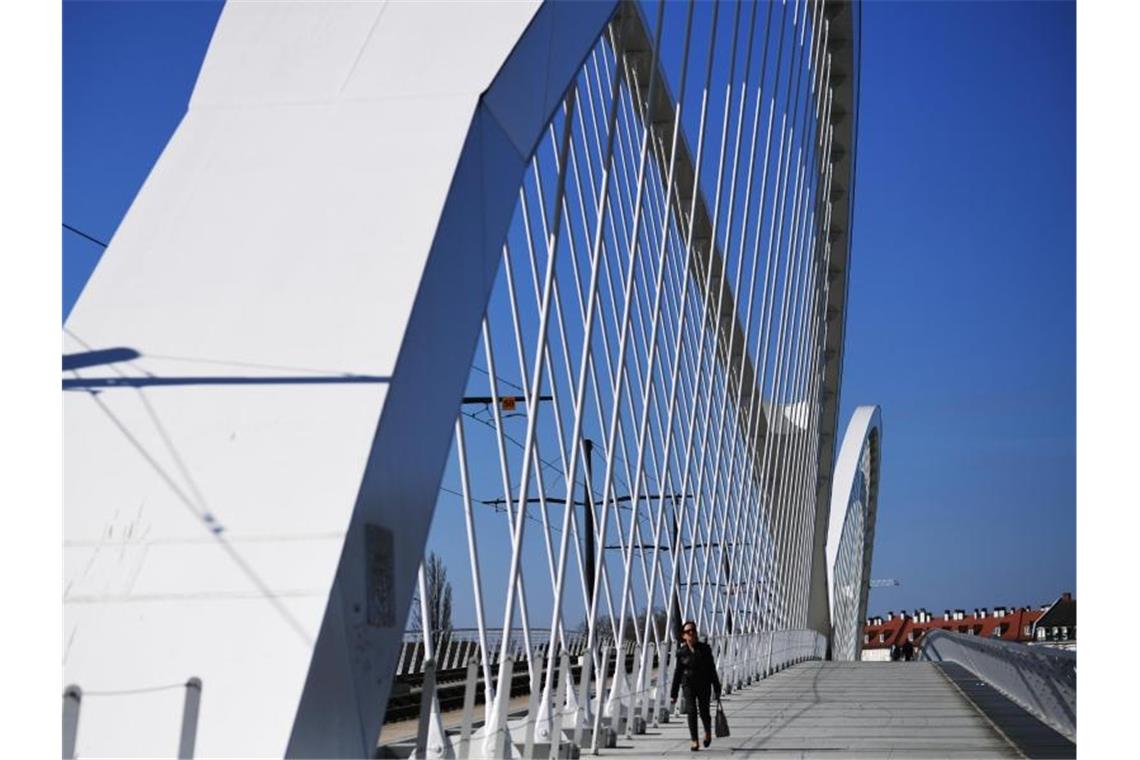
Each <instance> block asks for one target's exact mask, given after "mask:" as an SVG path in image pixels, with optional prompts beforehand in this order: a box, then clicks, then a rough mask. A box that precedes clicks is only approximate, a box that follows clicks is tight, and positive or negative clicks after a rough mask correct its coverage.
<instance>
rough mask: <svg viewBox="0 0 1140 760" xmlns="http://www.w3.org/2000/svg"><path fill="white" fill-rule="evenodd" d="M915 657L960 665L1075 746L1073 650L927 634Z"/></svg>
mask: <svg viewBox="0 0 1140 760" xmlns="http://www.w3.org/2000/svg"><path fill="white" fill-rule="evenodd" d="M919 658H920V659H923V660H930V661H933V662H954V663H957V664H959V665H961V666H962V667H964V668H966V669H967V670H969V671H970V672H972V673H973V674H974V675H976V676H977V677H978V678H980V679H981V680H983V681H986V682H987V683H989V684H990V685H991V686H993V687H994V688H995V689H997V690H998V691H1000V692H1001V693H1002V694H1004V695H1005V696H1007V697H1009V698H1010V699H1011V700H1013V701H1014V702H1016V703H1017V704H1019V705H1021V706H1022V707H1023V708H1025V709H1026V710H1027V711H1028V712H1030V713H1031V714H1032V715H1034V716H1036V717H1037V718H1038V719H1039V720H1041V721H1042V722H1043V723H1045V724H1047V725H1049V726H1052V727H1053V728H1054V729H1056V730H1057V731H1058V732H1059V733H1061V734H1063V735H1064V736H1065V737H1067V738H1068V739H1070V740H1072V741H1073V742H1076V740H1077V654H1076V652H1073V651H1067V650H1063V649H1057V648H1054V647H1046V646H1029V645H1026V644H1021V643H1017V642H1011V641H997V640H992V639H986V638H982V637H979V636H969V635H966V634H961V633H951V632H949V631H930V632H929V633H927V634H926V635H925V636H923V638H922V645H921V647H920V648H919Z"/></svg>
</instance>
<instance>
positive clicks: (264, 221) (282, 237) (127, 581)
mask: <svg viewBox="0 0 1140 760" xmlns="http://www.w3.org/2000/svg"><path fill="white" fill-rule="evenodd" d="M535 8H536V4H535V3H500V4H496V5H495V6H494V7H493V8H492V7H490V6H488V5H487V4H479V5H478V6H473V5H471V4H464V3H452V4H415V5H412V4H402V3H395V4H392V5H390V6H385V4H383V3H347V2H345V3H320V4H318V3H272V2H271V3H261V2H259V3H253V2H231V3H230V4H228V5H227V6H226V8H225V10H224V11H223V13H222V16H221V19H220V21H219V26H218V29H217V31H216V32H215V36H214V39H213V41H212V42H211V45H210V49H209V52H208V54H207V58H206V62H205V64H204V66H203V69H202V73H201V76H200V79H199V82H198V85H197V87H196V89H195V93H194V96H193V98H192V101H191V108H190V110H189V112H188V113H187V115H186V117H185V118H184V120H183V122H182V124H181V125H180V126H179V128H178V130H177V131H176V133H175V135H174V136H173V137H172V139H171V141H170V143H169V144H168V146H167V148H166V149H165V150H164V152H163V154H162V156H161V158H160V159H159V161H158V163H157V164H156V165H155V167H154V169H153V170H152V172H151V174H150V176H149V177H148V179H147V181H146V183H145V185H144V186H143V189H142V190H141V191H140V193H139V196H138V197H137V198H136V200H135V202H134V204H133V205H132V207H131V209H130V211H129V212H128V214H127V216H126V218H125V219H124V221H123V223H122V225H121V227H120V228H119V230H118V232H117V233H116V235H115V237H114V239H113V240H112V242H111V245H110V247H109V248H108V250H107V251H106V253H105V254H104V256H103V260H102V261H101V262H100V265H99V267H98V268H97V269H96V271H95V273H94V275H93V276H92V278H91V280H90V282H89V283H88V285H87V288H86V289H85V291H84V293H83V295H82V296H81V298H80V299H79V301H78V303H77V304H76V306H75V308H74V310H73V311H72V313H71V316H70V318H69V319H68V321H67V324H66V326H65V333H66V335H65V341H64V352H65V353H75V352H81V351H86V350H94V349H105V348H111V347H129V348H132V349H134V350H136V351H138V352H139V353H140V354H141V355H142V356H141V358H140V359H138V360H135V361H132V362H129V363H122V364H116V365H109V366H102V367H92V368H89V369H86V370H83V371H81V372H77V373H66V376H67V377H68V378H78V377H86V378H104V377H115V376H119V375H125V376H128V377H135V378H140V377H146V376H148V375H150V376H155V377H159V378H167V379H169V378H186V379H187V382H186V384H180V385H171V386H161V387H143V388H129V387H117V388H106V389H102V390H100V391H99V392H98V394H97V395H92V394H89V393H87V392H85V391H68V392H65V393H64V406H65V457H66V459H65V528H64V530H65V589H64V626H65V628H64V631H63V635H64V642H65V651H64V682H65V683H75V684H78V685H80V686H81V687H82V688H83V690H84V699H83V705H82V710H81V713H80V719H79V730H78V738H77V751H78V753H79V755H80V756H83V757H100V756H102V757H107V756H116V757H141V756H171V755H173V754H174V753H175V751H176V749H177V746H178V738H179V726H180V720H181V711H182V699H183V691H182V689H181V688H179V687H178V686H177V685H178V684H181V683H184V682H185V681H186V680H187V679H188V678H190V677H191V676H197V677H199V678H201V679H202V683H203V688H202V703H201V716H200V721H199V728H198V736H197V748H196V754H197V756H199V757H209V756H221V755H225V756H243V757H270V756H278V757H279V756H281V755H282V754H283V753H284V752H285V748H286V743H287V741H288V739H289V732H290V729H291V727H292V724H293V718H294V715H295V713H296V711H297V706H298V701H299V699H300V695H301V690H302V688H303V686H304V683H305V678H306V673H307V671H308V668H309V664H310V660H311V656H312V650H313V645H314V642H315V640H316V638H317V633H318V630H319V628H320V625H321V620H322V616H323V615H324V613H325V608H326V605H327V604H328V598H329V592H330V588H331V585H332V582H333V578H334V574H335V572H336V566H337V562H338V559H339V557H340V554H341V550H342V544H343V540H344V532H345V530H346V527H347V525H348V522H349V518H350V516H351V514H352V510H353V506H354V503H355V502H356V500H357V497H358V491H359V488H360V483H361V479H362V476H363V470H364V466H365V463H366V461H367V459H368V456H369V451H370V446H371V444H372V439H373V436H374V434H375V430H376V425H377V421H378V419H379V417H380V414H381V412H382V410H383V404H384V400H385V397H386V393H387V389H386V385H385V383H384V382H383V381H381V380H378V379H375V378H377V377H383V376H387V375H389V374H391V373H392V372H393V370H394V367H395V362H396V357H397V354H398V352H399V349H400V346H401V342H402V339H403V335H404V330H405V325H406V324H407V321H408V316H409V313H410V310H411V307H412V303H413V300H414V298H415V294H416V290H417V285H418V283H419V280H420V276H421V273H422V271H423V268H424V263H425V261H426V259H427V254H428V251H429V249H430V246H431V244H432V240H433V237H434V234H435V229H436V225H437V223H438V219H439V215H440V211H441V209H442V206H443V202H444V199H445V197H446V195H447V191H448V188H449V186H450V182H451V177H452V174H453V172H454V168H455V164H456V161H457V160H458V156H459V154H460V151H461V149H462V146H463V140H464V136H465V134H466V132H467V128H468V124H469V122H470V118H471V115H472V113H473V111H474V108H475V105H476V102H477V98H478V95H479V93H480V92H481V91H482V90H483V89H485V88H486V86H487V85H488V83H489V82H490V81H491V79H492V78H493V76H494V74H495V72H496V71H497V70H498V67H499V65H500V64H501V62H502V61H503V60H504V59H505V57H506V56H507V54H508V53H509V52H510V50H511V48H512V46H513V43H514V40H515V39H517V38H518V36H519V35H520V34H521V33H522V31H523V29H524V28H525V27H526V24H527V23H528V22H529V20H530V18H531V16H532V15H533V13H534V11H535ZM429 33H430V36H431V37H432V39H433V40H434V42H433V44H431V45H425V44H424V37H425V35H427V34H429ZM429 52H430V54H431V55H428V53H429ZM348 375H355V376H361V375H364V376H369V377H372V378H373V379H372V380H369V381H367V382H326V381H331V380H335V379H337V378H338V377H339V378H344V377H345V376H348ZM206 378H209V380H208V381H207V382H203V380H204V379H206ZM235 379H241V384H235V383H233V382H232V381H233V380H235ZM250 379H260V380H261V381H264V382H263V383H255V384H250V382H249V381H250ZM298 379H301V380H305V381H307V382H297V380H298ZM313 380H320V381H322V382H318V383H313V382H308V381H313ZM219 528H220V531H219V530H218V529H219ZM154 687H172V688H165V689H160V690H157V691H147V692H142V693H134V694H125V693H118V692H129V691H133V690H139V689H151V688H154ZM112 692H115V694H112Z"/></svg>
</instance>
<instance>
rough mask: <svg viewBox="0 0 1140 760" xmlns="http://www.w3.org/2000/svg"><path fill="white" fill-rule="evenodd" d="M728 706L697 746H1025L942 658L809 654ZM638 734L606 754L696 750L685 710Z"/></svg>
mask: <svg viewBox="0 0 1140 760" xmlns="http://www.w3.org/2000/svg"><path fill="white" fill-rule="evenodd" d="M724 708H725V712H726V714H727V715H728V720H729V726H730V727H731V729H732V736H731V737H728V738H725V739H720V740H717V739H714V740H713V744H712V746H711V747H709V749H707V750H705V749H702V750H701V753H703V754H701V755H698V756H702V757H708V756H709V755H713V756H719V757H729V756H731V757H763V758H790V757H796V758H821V757H827V758H836V757H843V758H851V757H867V758H931V757H937V758H967V757H968V758H991V757H1024V756H1025V754H1023V752H1021V751H1019V750H1018V748H1017V747H1016V746H1015V745H1014V744H1013V743H1012V742H1011V741H1010V740H1009V739H1007V738H1006V737H1005V736H1004V735H1003V733H1001V732H999V730H997V729H996V728H995V727H994V723H993V721H991V720H990V719H989V718H987V717H986V716H985V715H984V714H983V713H982V712H981V710H980V709H979V708H978V707H977V706H976V705H975V704H974V703H973V702H971V701H970V700H969V699H968V698H967V697H966V696H964V695H963V693H962V692H961V691H960V690H959V689H958V688H957V687H956V686H955V685H954V684H952V683H951V681H950V679H948V678H947V677H946V676H945V675H943V673H942V671H941V670H939V668H938V667H937V666H936V665H935V664H933V663H927V662H913V663H870V662H866V663H863V662H860V663H840V662H807V663H802V664H800V665H796V666H794V667H791V668H789V669H787V670H784V671H782V672H780V673H777V674H775V675H773V676H772V677H771V678H768V679H765V680H763V681H760V682H759V683H754V684H753V685H752V686H750V687H747V688H745V689H742V690H741V691H738V692H734V693H733V694H731V695H729V696H726V697H725V698H724ZM713 709H714V711H715V705H714V708H713ZM1026 717H1028V716H1026ZM1042 728H1044V726H1042ZM1046 730H1048V729H1046ZM635 738H636V742H635V743H632V744H631V743H630V742H629V741H627V740H625V739H624V738H620V739H619V741H618V748H617V749H611V750H606V751H604V753H603V754H605V755H608V756H617V755H622V756H627V757H645V756H665V755H668V756H672V757H683V756H686V755H691V754H695V753H690V752H689V739H688V728H687V726H686V724H685V722H684V720H683V719H682V720H677V718H675V717H674V719H673V720H672V722H670V723H668V724H665V725H662V726H659V727H657V728H652V727H651V728H650V729H649V732H648V733H647V734H646V735H645V736H638V737H635ZM1069 746H1070V747H1071V746H1072V745H1069ZM1030 754H1036V753H1030ZM1062 754H1065V753H1062ZM1054 756H1056V755H1054ZM1070 756H1071V755H1070Z"/></svg>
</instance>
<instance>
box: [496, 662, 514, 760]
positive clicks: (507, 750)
mask: <svg viewBox="0 0 1140 760" xmlns="http://www.w3.org/2000/svg"><path fill="white" fill-rule="evenodd" d="M514 673H515V658H514V657H512V656H510V655H508V656H507V659H506V660H505V661H503V677H502V678H501V679H500V680H499V685H498V687H497V688H496V689H495V701H499V700H500V699H502V704H503V710H502V711H501V712H500V713H499V716H498V721H499V722H498V724H497V725H496V726H495V734H494V744H493V745H492V746H493V747H494V748H495V755H494V757H510V756H511V755H512V754H513V753H512V751H511V750H513V749H514V748H513V747H512V746H511V732H510V728H509V726H508V725H507V712H508V711H507V708H506V705H507V703H509V702H510V701H511V681H512V680H513V679H514ZM503 689H506V692H504V691H503Z"/></svg>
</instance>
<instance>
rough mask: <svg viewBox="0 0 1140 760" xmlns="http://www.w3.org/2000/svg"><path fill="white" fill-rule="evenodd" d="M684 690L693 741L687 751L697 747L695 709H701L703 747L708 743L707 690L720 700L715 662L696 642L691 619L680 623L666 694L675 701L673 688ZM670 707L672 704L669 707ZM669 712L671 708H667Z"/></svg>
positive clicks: (710, 740)
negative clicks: (703, 729)
mask: <svg viewBox="0 0 1140 760" xmlns="http://www.w3.org/2000/svg"><path fill="white" fill-rule="evenodd" d="M682 686H683V687H684V689H685V709H686V712H687V713H688V717H689V738H690V739H691V740H692V742H693V744H692V746H690V747H689V749H690V750H692V751H693V752H696V751H698V750H699V749H700V746H699V745H698V744H697V710H698V709H700V712H701V722H702V723H703V724H704V727H705V746H706V747H707V746H709V744H711V743H712V715H710V714H709V691H710V689H715V690H716V701H717V702H718V703H719V702H720V679H719V678H717V675H716V662H715V661H713V653H712V648H711V647H709V645H708V644H706V643H704V642H703V641H697V624H696V623H694V622H693V621H692V620H690V621H688V622H687V623H685V624H684V625H683V626H681V646H680V648H679V649H678V650H677V670H676V671H675V672H674V673H673V688H672V689H671V690H670V694H669V697H670V699H671V700H672V703H673V704H676V702H677V691H678V690H679V689H680V688H681V687H682ZM670 708H672V705H671V706H670ZM670 712H672V709H670Z"/></svg>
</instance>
